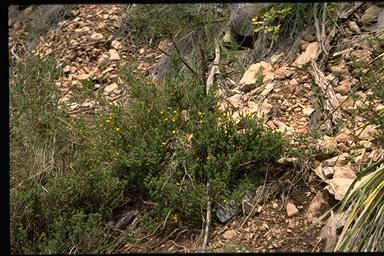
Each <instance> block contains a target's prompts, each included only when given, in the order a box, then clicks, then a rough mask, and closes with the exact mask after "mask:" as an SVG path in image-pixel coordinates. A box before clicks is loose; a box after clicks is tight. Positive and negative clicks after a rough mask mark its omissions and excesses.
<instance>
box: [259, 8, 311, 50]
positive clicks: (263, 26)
mask: <svg viewBox="0 0 384 256" xmlns="http://www.w3.org/2000/svg"><path fill="white" fill-rule="evenodd" d="M310 8H311V4H301V3H297V4H287V3H283V4H272V5H271V6H269V7H268V8H267V9H266V10H265V11H264V12H263V13H261V14H260V15H258V16H255V17H254V18H252V24H253V25H254V26H255V29H254V32H255V33H258V32H262V33H264V34H267V33H272V41H271V44H273V43H275V42H276V41H279V39H280V38H281V35H282V33H284V38H287V35H286V34H287V33H288V32H289V33H290V34H295V33H297V31H298V30H300V29H301V28H302V27H303V26H305V25H306V24H309V23H310V22H311V20H312V16H311V12H308V11H309V10H310Z"/></svg>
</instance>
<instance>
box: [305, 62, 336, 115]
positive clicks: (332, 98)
mask: <svg viewBox="0 0 384 256" xmlns="http://www.w3.org/2000/svg"><path fill="white" fill-rule="evenodd" d="M311 66H312V69H309V72H310V73H311V75H312V76H313V78H314V80H315V83H316V84H317V85H318V86H319V88H320V89H321V90H322V91H323V93H324V95H325V97H326V99H325V102H324V107H325V109H326V110H328V111H330V112H332V111H333V113H334V114H335V116H333V117H332V121H334V120H335V119H336V118H339V117H341V113H340V111H337V110H338V102H337V98H336V94H335V92H334V90H333V88H332V87H331V86H329V83H328V81H327V80H326V79H325V76H324V74H323V72H321V70H320V69H319V68H318V67H317V64H316V62H315V61H314V60H312V61H311Z"/></svg>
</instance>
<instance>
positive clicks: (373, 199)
mask: <svg viewBox="0 0 384 256" xmlns="http://www.w3.org/2000/svg"><path fill="white" fill-rule="evenodd" d="M383 163H384V160H381V161H379V162H378V163H376V164H375V165H374V167H375V168H374V171H373V172H371V173H369V174H368V175H366V176H364V177H362V178H361V180H359V181H357V182H356V184H355V186H353V188H352V189H351V190H350V192H349V193H347V194H346V196H345V197H344V199H343V200H342V201H341V207H340V209H339V211H340V212H341V211H344V210H346V209H347V208H348V206H349V205H352V206H353V207H352V210H351V212H350V213H349V215H348V217H347V220H346V223H345V225H344V228H343V230H342V232H341V234H340V236H339V239H338V241H337V243H336V246H335V249H334V251H349V252H355V251H359V252H360V251H370V252H371V251H384V164H383ZM378 164H380V165H378ZM372 167H373V166H372ZM351 187H352V186H351Z"/></svg>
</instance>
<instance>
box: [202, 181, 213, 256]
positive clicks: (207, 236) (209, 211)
mask: <svg viewBox="0 0 384 256" xmlns="http://www.w3.org/2000/svg"><path fill="white" fill-rule="evenodd" d="M207 195H208V200H207V218H206V220H205V233H204V240H203V246H202V248H201V249H202V251H204V250H205V249H206V248H207V245H208V238H209V230H210V227H211V203H212V202H211V198H210V197H209V182H207Z"/></svg>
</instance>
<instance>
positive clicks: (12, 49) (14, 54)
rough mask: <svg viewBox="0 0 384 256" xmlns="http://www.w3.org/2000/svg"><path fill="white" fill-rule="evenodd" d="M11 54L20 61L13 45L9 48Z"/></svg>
mask: <svg viewBox="0 0 384 256" xmlns="http://www.w3.org/2000/svg"><path fill="white" fill-rule="evenodd" d="M11 53H12V55H13V56H14V57H15V58H16V59H17V60H18V61H21V58H20V57H19V56H17V54H16V53H15V45H14V46H13V47H12V48H11Z"/></svg>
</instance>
